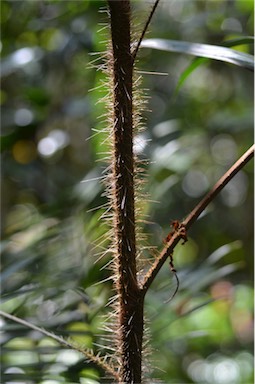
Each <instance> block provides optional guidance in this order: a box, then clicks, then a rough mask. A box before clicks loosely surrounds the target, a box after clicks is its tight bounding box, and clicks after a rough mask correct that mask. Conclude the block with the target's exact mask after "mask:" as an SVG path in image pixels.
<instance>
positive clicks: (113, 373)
mask: <svg viewBox="0 0 255 384" xmlns="http://www.w3.org/2000/svg"><path fill="white" fill-rule="evenodd" d="M0 316H3V317H5V318H7V319H9V320H12V321H14V322H15V323H18V324H21V325H23V326H25V327H27V328H30V329H33V330H34V331H38V332H40V333H42V334H43V335H45V336H47V337H50V338H51V339H53V340H55V341H57V342H58V343H59V344H61V345H63V346H64V347H67V348H70V349H74V350H75V351H78V352H80V353H82V354H83V355H84V356H85V357H86V358H87V359H88V360H90V361H93V362H94V363H95V364H96V365H97V366H98V367H100V368H102V369H103V370H104V371H105V372H107V373H108V374H109V375H110V376H112V377H114V378H115V379H116V380H119V375H118V373H117V372H116V371H115V369H114V368H113V367H112V366H110V365H109V364H107V363H106V362H105V360H104V358H100V356H97V355H94V354H93V353H92V352H89V351H87V350H84V349H83V348H82V347H80V346H78V345H76V344H73V343H72V342H69V341H67V340H65V339H63V337H61V336H57V335H55V334H54V333H52V332H49V331H47V330H46V329H44V328H40V327H37V326H36V325H34V324H32V323H29V322H28V321H26V320H23V319H21V318H19V317H17V316H14V315H11V314H9V313H7V312H4V311H0Z"/></svg>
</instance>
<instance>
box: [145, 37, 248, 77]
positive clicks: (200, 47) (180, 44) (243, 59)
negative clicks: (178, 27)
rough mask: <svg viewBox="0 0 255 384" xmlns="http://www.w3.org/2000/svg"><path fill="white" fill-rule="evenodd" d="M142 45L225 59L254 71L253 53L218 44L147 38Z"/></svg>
mask: <svg viewBox="0 0 255 384" xmlns="http://www.w3.org/2000/svg"><path fill="white" fill-rule="evenodd" d="M141 47H143V48H152V49H158V50H161V51H166V52H179V53H185V54H187V55H192V56H197V57H206V58H208V59H214V60H220V61H225V62H227V63H231V64H235V65H238V66H240V67H243V68H246V69H249V70H251V71H254V60H253V56H252V55H249V54H247V53H243V52H238V51H235V50H233V49H230V48H225V47H221V46H218V45H209V44H199V43H190V42H187V41H178V40H165V39H147V40H144V41H143V42H142V44H141Z"/></svg>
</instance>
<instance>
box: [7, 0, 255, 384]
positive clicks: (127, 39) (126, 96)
mask: <svg viewBox="0 0 255 384" xmlns="http://www.w3.org/2000/svg"><path fill="white" fill-rule="evenodd" d="M158 3H159V0H157V1H156V2H155V4H154V6H153V8H152V10H151V12H150V14H149V17H148V19H147V22H146V24H145V26H144V28H143V31H142V33H141V36H140V38H139V39H138V40H137V41H132V30H131V16H132V15H131V7H130V0H121V1H114V0H108V7H109V18H110V35H111V47H110V51H109V53H108V68H107V72H108V74H109V77H110V81H111V89H112V91H111V112H110V115H109V125H110V132H109V135H110V137H111V138H112V148H111V160H110V174H109V175H108V177H107V180H108V186H107V188H108V191H109V199H110V204H111V209H112V225H113V228H114V236H113V244H112V253H113V263H112V265H113V267H112V269H113V280H114V287H115V291H116V298H115V301H114V303H113V306H114V309H115V322H114V325H113V331H114V335H116V337H115V338H114V339H113V344H114V348H115V350H116V354H115V356H114V357H112V358H111V357H106V358H103V357H100V356H99V355H94V354H93V353H92V352H90V351H87V350H85V349H84V348H83V347H82V346H77V345H75V344H74V343H72V342H71V341H66V340H64V339H62V338H60V337H58V336H56V335H53V334H51V333H49V332H47V331H45V330H43V329H40V328H38V327H36V326H35V325H33V324H29V323H28V322H26V321H24V320H22V319H19V318H17V317H15V316H13V315H10V314H7V313H5V312H2V311H1V312H0V314H1V315H2V316H5V317H7V318H9V319H11V320H14V321H17V322H19V323H21V324H23V325H26V326H29V327H31V328H33V329H36V330H39V331H40V332H43V333H44V334H45V335H47V336H50V337H53V338H54V339H55V340H57V341H58V342H60V343H61V344H63V345H64V346H66V347H68V348H74V349H75V350H78V351H79V352H81V353H82V354H84V356H85V357H86V358H88V359H90V360H92V361H94V362H95V363H96V364H97V365H99V366H100V367H101V368H102V369H103V370H104V371H105V373H106V374H107V375H108V376H109V377H111V378H112V380H115V382H118V383H128V384H131V383H141V382H142V381H143V360H144V356H143V350H144V346H143V341H144V297H145V295H146V292H147V291H148V289H149V288H150V286H151V284H152V282H153V281H154V279H155V278H156V276H157V274H158V272H159V270H160V269H161V267H162V266H163V264H164V263H165V262H166V260H167V259H169V264H170V270H171V271H172V272H173V274H174V275H175V277H176V281H177V289H178V285H179V280H178V274H177V272H176V269H175V267H174V249H175V247H176V245H177V244H178V242H179V241H182V243H185V242H186V241H187V240H188V230H189V229H190V228H191V226H192V225H193V224H194V223H195V221H196V220H197V218H198V217H199V215H200V214H201V213H202V212H203V211H204V210H205V208H206V207H207V206H208V204H210V203H211V202H212V201H213V200H214V198H215V197H216V196H217V195H218V194H219V192H220V191H221V190H222V189H223V188H224V186H225V185H226V184H227V183H228V182H229V181H230V180H231V179H232V178H233V177H234V176H235V174H236V173H237V172H238V171H239V170H240V169H242V168H243V167H244V166H245V164H247V162H248V161H249V160H251V158H252V157H253V156H254V146H252V147H251V148H250V149H248V150H247V152H246V153H245V154H244V155H243V156H242V157H241V158H240V159H239V160H237V162H236V163H235V164H234V165H233V166H232V167H231V168H230V169H229V170H228V171H227V172H226V173H225V174H224V175H223V176H222V178H221V179H220V180H219V181H218V182H217V183H216V184H215V186H214V187H213V188H212V189H211V191H210V192H209V193H208V194H207V195H206V196H205V197H204V198H203V199H202V200H201V202H200V203H199V204H198V205H197V206H196V207H195V208H194V209H193V210H192V211H191V212H190V213H189V214H188V215H187V216H186V218H185V219H184V220H183V221H182V222H178V221H174V222H173V223H172V227H173V228H172V231H171V232H170V233H169V234H168V236H167V237H166V239H165V244H164V245H163V249H162V250H161V251H159V252H158V255H157V256H156V257H155V259H154V262H153V264H152V266H151V268H150V269H149V270H148V271H147V272H146V273H143V269H141V267H140V264H139V263H138V258H139V255H140V253H141V249H140V248H139V246H140V245H139V241H138V240H137V209H136V200H137V198H138V199H139V195H138V194H137V191H136V183H135V181H136V178H137V177H139V172H138V171H137V169H138V165H137V160H136V158H135V155H134V153H133V138H134V132H135V128H136V127H135V126H136V123H137V119H138V118H139V116H137V111H136V107H134V90H135V62H136V57H137V55H138V53H139V48H140V45H141V43H142V40H143V38H144V36H145V33H146V31H147V28H148V26H149V24H150V21H151V19H152V16H153V14H154V12H155V10H156V8H157V6H158ZM177 289H176V291H175V292H174V294H175V293H176V292H177Z"/></svg>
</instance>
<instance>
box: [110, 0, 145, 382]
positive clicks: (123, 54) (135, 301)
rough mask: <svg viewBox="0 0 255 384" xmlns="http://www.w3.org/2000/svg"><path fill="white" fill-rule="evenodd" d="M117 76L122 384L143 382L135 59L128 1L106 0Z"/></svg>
mask: <svg viewBox="0 0 255 384" xmlns="http://www.w3.org/2000/svg"><path fill="white" fill-rule="evenodd" d="M108 4H109V10H110V19H111V41H112V58H111V68H110V69H111V71H112V73H111V77H112V78H113V117H112V121H113V140H114V143H113V146H114V153H113V178H112V183H113V185H112V199H113V209H114V235H115V239H114V241H115V250H116V251H115V252H116V254H115V263H116V274H117V281H116V289H117V294H118V297H119V302H118V305H119V308H118V324H117V326H118V346H117V349H118V351H119V352H120V366H121V368H120V375H121V382H124V383H130V384H131V383H140V382H141V363H142V338H143V296H142V295H141V292H140V289H139V286H138V282H137V269H136V228H135V206H134V155H133V58H132V54H131V31H130V16H131V10H130V1H129V0H122V1H114V0H108Z"/></svg>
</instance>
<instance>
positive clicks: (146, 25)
mask: <svg viewBox="0 0 255 384" xmlns="http://www.w3.org/2000/svg"><path fill="white" fill-rule="evenodd" d="M159 1H160V0H156V1H155V3H154V5H153V7H152V10H151V12H150V15H149V17H148V19H147V22H146V24H145V26H144V28H143V31H142V34H141V36H140V39H139V41H138V43H137V45H136V47H135V49H134V52H133V54H132V56H133V62H134V61H135V59H136V55H137V52H138V50H139V48H140V45H141V42H142V41H143V38H144V35H145V33H146V31H147V29H148V27H149V24H150V22H151V19H152V16H153V15H154V12H155V11H156V8H157V6H158V3H159Z"/></svg>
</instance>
